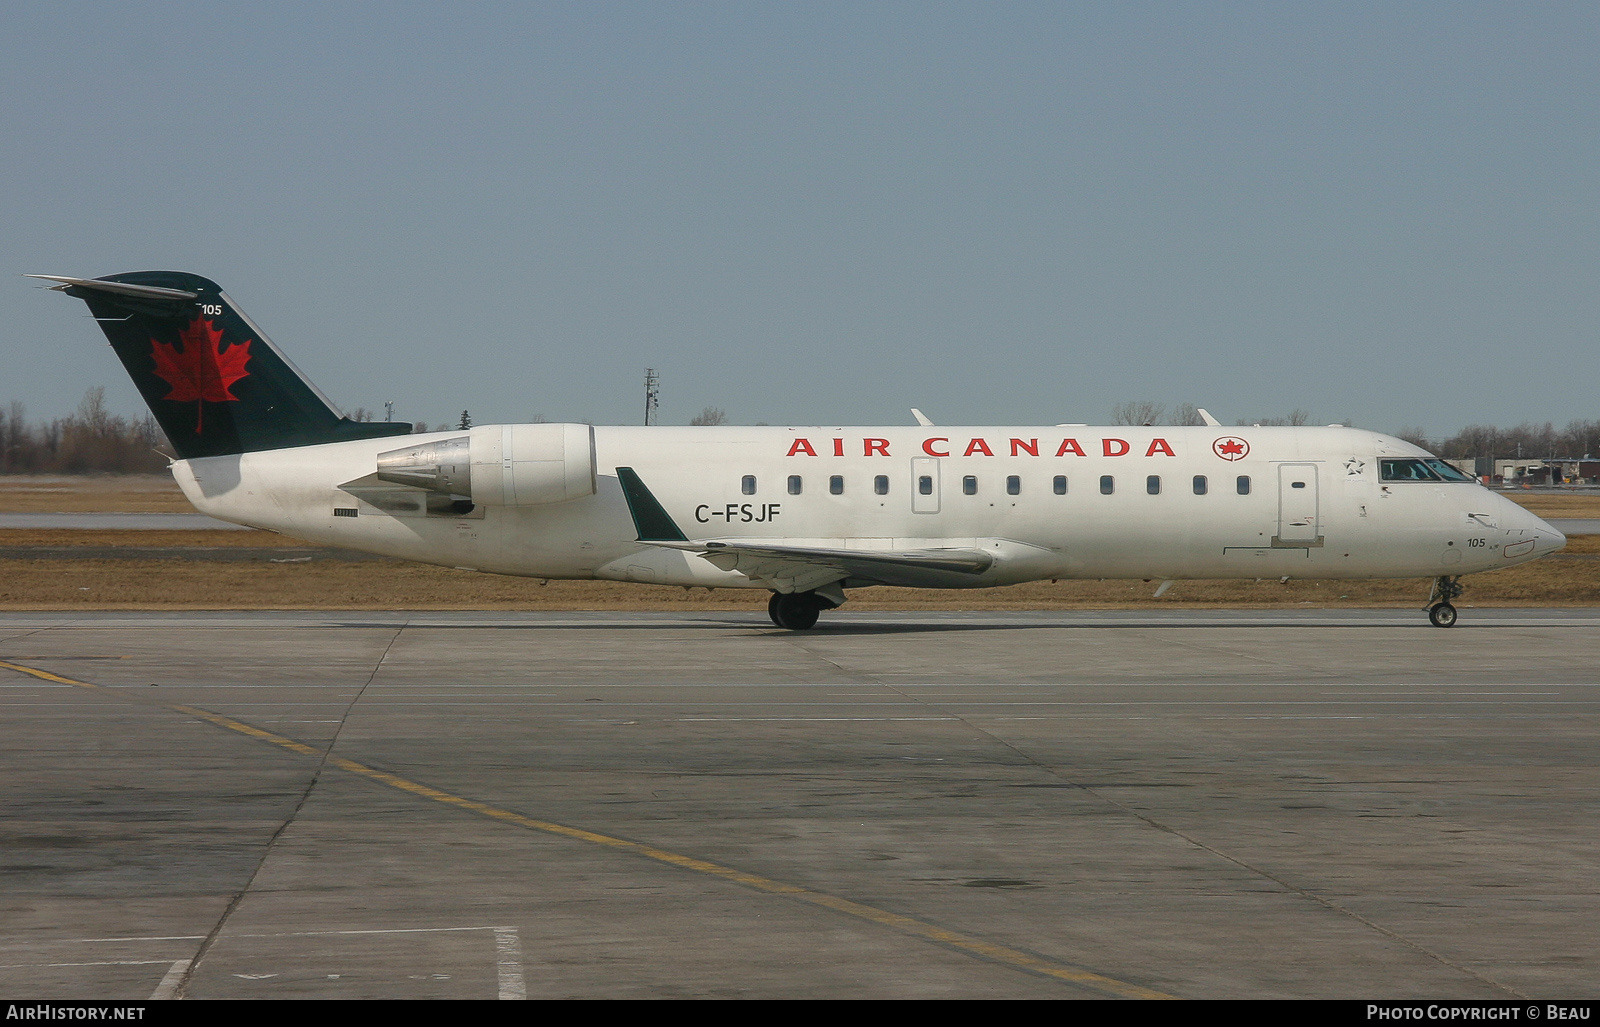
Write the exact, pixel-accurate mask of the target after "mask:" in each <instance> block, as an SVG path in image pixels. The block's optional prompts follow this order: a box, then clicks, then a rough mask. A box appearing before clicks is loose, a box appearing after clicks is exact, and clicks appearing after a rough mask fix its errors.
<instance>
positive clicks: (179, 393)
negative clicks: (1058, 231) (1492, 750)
mask: <svg viewBox="0 0 1600 1027" xmlns="http://www.w3.org/2000/svg"><path fill="white" fill-rule="evenodd" d="M26 277H30V278H38V279H43V280H45V281H49V282H53V283H56V284H54V285H52V286H50V288H52V289H54V290H57V291H60V292H64V293H66V294H67V295H68V296H73V297H76V298H78V299H81V300H83V301H85V302H86V303H87V304H88V306H89V310H90V313H91V314H92V316H93V317H94V319H95V320H96V321H97V322H98V324H99V325H100V327H101V329H102V330H103V331H104V332H105V335H106V338H107V339H109V340H110V342H111V346H112V348H113V350H115V352H116V354H117V356H118V357H119V358H120V359H121V361H122V364H123V366H124V367H125V368H126V369H127V371H128V373H129V374H130V375H131V376H132V378H133V381H134V383H135V384H136V385H137V386H138V388H139V391H140V393H141V394H142V395H143V397H144V399H145V401H146V402H147V403H148V404H149V406H150V409H151V411H152V413H153V414H154V416H155V418H156V420H157V421H158V422H159V423H160V425H161V427H162V428H163V429H164V430H165V432H166V435H167V438H168V439H169V440H170V442H171V443H172V446H173V449H174V451H175V453H176V459H175V460H174V461H173V463H172V467H171V470H172V474H173V477H174V478H176V479H177V482H178V485H179V486H180V487H181V488H182V489H183V492H184V495H185V496H187V497H188V499H189V501H190V502H191V503H192V504H194V506H195V508H196V509H198V510H200V511H201V512H203V513H206V514H209V515H210V516H212V517H216V518H220V519H222V520H225V521H231V522H233V523H236V524H242V525H248V526H250V527H253V528H262V529H266V530H268V531H273V532H278V533H281V534H283V535H288V536H292V537H294V538H298V539H304V540H306V541H309V542H315V543H320V544H323V545H328V546H337V547H340V548H344V549H354V550H364V551H366V552H371V553H376V554H381V555H384V556H390V557H398V558H402V559H407V560H415V561H421V562H424V563H432V564H440V565H443V566H447V567H456V568H462V569H468V570H477V571H486V572H494V573H499V574H515V575H526V576H532V577H539V578H547V579H551V578H572V579H604V580H609V581H633V582H645V583H651V584H667V585H682V586H686V587H705V588H756V589H766V590H767V591H769V592H770V593H771V598H770V599H769V602H768V614H769V616H770V617H771V619H772V622H773V623H774V624H775V625H777V626H778V627H780V628H787V629H793V630H805V629H808V628H811V627H813V626H814V625H816V623H817V620H818V617H819V615H820V614H821V613H822V612H823V611H826V610H830V609H834V608H836V607H838V606H840V605H842V604H843V603H844V602H845V599H846V596H847V592H848V591H849V590H850V589H854V588H860V587H864V586H869V585H890V586H902V587H908V588H987V587H991V586H995V585H1011V584H1017V583H1020V582H1026V581H1037V580H1041V579H1052V580H1056V579H1073V578H1078V579H1086V578H1088V579H1106V578H1122V579H1142V580H1147V581H1154V580H1159V581H1161V582H1162V584H1161V586H1160V587H1159V588H1158V589H1157V591H1156V595H1157V596H1160V595H1161V594H1163V593H1164V592H1165V591H1166V589H1167V588H1168V587H1169V586H1170V585H1171V583H1172V582H1174V581H1181V580H1189V579H1203V578H1255V579H1264V578H1281V579H1283V580H1285V581H1287V580H1289V579H1290V578H1339V579H1344V578H1412V577H1417V578H1422V577H1426V578H1432V579H1433V587H1432V590H1431V594H1430V596H1429V598H1428V602H1427V605H1426V607H1425V608H1426V609H1427V610H1428V616H1429V620H1430V622H1431V623H1432V624H1434V625H1435V626H1438V627H1450V626H1452V625H1454V624H1455V622H1456V616H1457V615H1456V609H1455V606H1454V605H1453V604H1452V601H1453V600H1455V599H1457V598H1458V597H1459V596H1460V595H1461V593H1462V586H1461V584H1460V579H1461V577H1462V576H1463V575H1466V574H1473V573H1478V572H1481V571H1488V570H1494V569H1496V568H1500V567H1511V566H1514V565H1516V564H1520V563H1526V562H1527V561H1529V560H1534V559H1538V558H1539V557H1542V556H1545V555H1547V554H1549V553H1551V552H1554V551H1555V550H1558V549H1560V548H1562V547H1563V546H1564V545H1565V544H1566V537H1565V536H1564V535H1562V533H1561V532H1559V531H1557V530H1556V529H1555V528H1553V527H1551V526H1550V525H1549V524H1547V523H1545V522H1544V521H1543V520H1541V519H1540V518H1538V517H1536V516H1534V515H1533V514H1531V513H1529V512H1528V511H1527V510H1524V509H1523V508H1522V507H1520V506H1518V505H1516V504H1515V503H1512V502H1511V501H1510V500H1508V499H1506V498H1505V497H1503V496H1499V495H1496V494H1495V493H1493V492H1491V491H1489V490H1488V489H1487V488H1484V487H1483V486H1482V485H1481V484H1479V483H1478V482H1477V481H1476V480H1475V479H1474V478H1472V477H1471V476H1469V475H1466V474H1463V473H1462V472H1460V471H1459V470H1457V469H1456V468H1454V467H1452V466H1451V465H1449V464H1447V463H1445V462H1444V461H1443V460H1440V459H1438V458H1437V457H1435V456H1434V455H1433V454H1431V453H1428V452H1427V451H1425V450H1423V449H1420V448H1418V447H1417V446H1414V445H1412V444H1410V443H1408V442H1404V441H1402V440H1400V439H1397V438H1393V437H1390V436H1387V435H1382V434H1379V433H1376V432H1371V431H1364V430H1359V429H1355V428H1350V427H1344V426H1340V425H1329V426H1327V427H1303V426H1302V427H1259V426H1256V427H1229V428H1224V427H1222V426H1221V424H1220V423H1219V422H1217V420H1216V419H1215V418H1213V417H1211V416H1210V415H1209V414H1205V415H1204V418H1205V420H1206V422H1207V423H1206V424H1204V425H1200V426H1193V427H1190V426H1181V427H1180V426H1153V425H1146V426H1122V425H1118V426H1108V427H1092V426H1089V425H1080V424H1069V425H1053V426H1034V427H1028V426H1020V427H1019V426H999V427H994V426H991V427H959V428H958V427H942V426H938V425H934V424H933V423H931V421H929V419H928V418H927V417H925V416H923V414H922V413H921V411H914V413H915V415H916V419H917V422H918V423H917V425H916V426H915V427H868V428H861V427H825V426H810V427H765V426H763V427H682V428H678V427H627V426H621V427H611V426H597V425H589V424H543V423H541V424H505V425H483V426H474V427H471V428H466V429H459V430H454V431H436V432H427V433H422V434H412V425H410V424H406V423H389V422H362V421H354V420H351V419H350V418H348V417H346V416H345V415H344V414H342V413H340V412H339V410H338V408H337V407H336V406H335V405H334V404H333V403H332V402H331V401H329V400H328V398H327V397H325V396H324V395H323V394H322V393H321V392H319V391H318V390H317V389H316V387H315V386H314V385H312V384H311V383H310V382H309V381H308V380H307V379H306V377H305V376H304V375H303V374H301V373H300V372H299V371H298V370H297V369H296V368H295V367H294V365H293V364H291V363H290V362H289V360H288V358H287V357H285V356H284V355H283V353H282V352H281V351H280V350H279V349H278V348H277V347H276V346H275V345H273V343H272V342H271V341H269V340H268V339H267V337H266V336H265V335H264V334H263V333H262V332H261V330H260V329H259V328H258V327H257V326H256V324H255V323H254V322H253V321H251V320H250V319H249V318H248V317H246V316H245V315H244V313H243V312H241V311H240V310H239V308H238V307H237V306H236V305H235V304H234V302H233V301H232V300H231V299H229V298H228V296H227V294H225V293H224V292H223V291H222V290H221V289H220V288H219V287H218V286H217V284H216V283H215V282H212V281H210V280H209V279H206V278H202V277H200V276H199V275H194V274H189V273H186V272H178V271H136V272H129V273H124V274H116V275H108V276H105V277H103V278H93V279H88V278H69V277H63V276H58V275H29V276H26Z"/></svg>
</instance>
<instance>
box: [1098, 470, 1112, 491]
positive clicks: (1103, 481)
mask: <svg viewBox="0 0 1600 1027" xmlns="http://www.w3.org/2000/svg"><path fill="white" fill-rule="evenodd" d="M1112 486H1113V481H1112V478H1111V475H1109V474H1102V475H1101V476H1100V494H1101V495H1102V496H1109V495H1111V491H1112Z"/></svg>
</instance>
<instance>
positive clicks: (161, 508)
mask: <svg viewBox="0 0 1600 1027" xmlns="http://www.w3.org/2000/svg"><path fill="white" fill-rule="evenodd" d="M1511 498H1513V499H1514V500H1516V501H1518V502H1520V503H1522V504H1523V505H1524V506H1526V507H1528V508H1529V509H1531V510H1533V511H1534V512H1536V513H1539V514H1541V515H1545V516H1552V517H1600V495H1576V494H1574V495H1564V494H1556V495H1552V494H1544V493H1538V494H1533V493H1527V494H1512V496H1511ZM188 510H189V506H188V504H187V503H186V502H185V501H184V499H183V496H182V494H181V493H179V492H178V490H177V487H176V486H175V485H174V484H173V483H172V482H171V481H170V479H166V478H163V477H159V476H126V477H116V476H86V477H83V478H0V511H7V512H10V511H15V512H62V513H85V512H119V513H134V512H142V513H178V512H187V511H188ZM301 545H303V544H302V543H299V542H296V541H295V540H293V539H286V538H283V537H282V536H279V535H273V534H271V533H269V532H259V531H71V530H51V531H43V530H0V548H3V549H5V550H6V551H7V553H8V555H9V557H10V558H5V559H0V609H8V610H85V609H119V610H129V609H166V610H271V609H278V610H308V609H373V610H386V609H409V610H666V611H683V610H750V611H751V612H753V613H754V612H760V611H761V610H762V608H763V607H764V605H765V603H766V600H767V593H766V592H764V591H761V590H740V589H719V590H717V591H714V592H711V591H707V590H705V589H695V590H688V589H683V588H675V587H665V586H649V585H633V584H621V583H615V582H603V581H571V582H561V581H552V582H549V583H541V582H540V581H538V580H537V579H530V578H509V577H502V576H499V575H493V574H476V573H472V572H468V571H457V570H451V569H448V568H442V567H428V566H423V565H420V564H411V563H404V562H401V561H395V560H366V561H359V562H355V561H345V560H337V559H320V560H315V561H309V562H289V563H273V562H270V560H258V561H248V562H217V561H206V560H181V559H155V558H149V559H98V558H86V559H29V558H25V557H23V556H22V555H21V554H20V553H19V550H24V551H25V550H26V549H28V548H35V547H50V548H57V549H59V548H65V547H71V548H79V547H81V548H85V549H90V548H98V549H104V548H112V549H122V548H140V549H147V548H150V547H161V548H174V549H176V548H182V547H201V548H207V547H209V548H218V547H222V548H235V547H238V548H254V549H268V548H285V547H296V546H301ZM1465 584H1466V585H1467V593H1466V595H1465V596H1464V597H1463V599H1462V600H1461V603H1460V605H1462V606H1464V607H1473V606H1587V605H1593V604H1596V603H1600V536H1578V537H1575V538H1573V539H1572V540H1571V542H1570V544H1569V545H1568V547H1567V549H1566V550H1565V552H1563V553H1561V554H1559V555H1557V556H1555V557H1551V558H1549V559H1546V560H1541V561H1539V562H1537V563H1534V564H1526V565H1523V566H1520V567H1513V568H1509V569H1507V570H1504V571H1496V572H1493V573H1489V574H1482V575H1475V576H1473V577H1469V578H1468V579H1466V582H1465ZM1154 590H1155V583H1153V582H1152V583H1149V584H1147V583H1145V582H1140V581H1062V582H1059V583H1050V582H1035V583H1032V584H1027V585H1016V586H1011V587H1006V588H993V589H975V590H971V591H960V592H953V591H933V590H920V589H889V588H868V589H859V590H856V591H853V592H852V593H851V601H850V606H849V609H854V610H1050V609H1123V608H1126V609H1137V608H1155V607H1164V606H1183V607H1236V608H1259V607H1276V606H1286V605H1291V606H1292V605H1303V606H1313V607H1329V608H1331V607H1341V606H1348V607H1378V606H1382V607H1388V606H1394V607H1419V608H1420V607H1421V606H1422V605H1423V601H1424V600H1425V599H1426V598H1427V594H1428V583H1427V581H1426V580H1425V579H1402V580H1394V581H1351V582H1337V581H1335V582H1319V581H1290V582H1286V583H1283V582H1279V581H1277V580H1276V579H1271V580H1264V581H1248V580H1245V581H1203V582H1202V581H1195V582H1179V583H1177V584H1176V585H1174V586H1173V587H1172V589H1171V590H1170V591H1168V592H1167V594H1166V595H1164V596H1163V597H1162V598H1160V599H1153V598H1152V596H1151V593H1152V592H1153V591H1154Z"/></svg>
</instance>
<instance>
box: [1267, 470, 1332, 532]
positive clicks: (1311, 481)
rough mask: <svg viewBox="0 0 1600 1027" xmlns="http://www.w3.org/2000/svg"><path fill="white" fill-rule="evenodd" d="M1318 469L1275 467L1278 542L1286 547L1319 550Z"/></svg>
mask: <svg viewBox="0 0 1600 1027" xmlns="http://www.w3.org/2000/svg"><path fill="white" fill-rule="evenodd" d="M1317 516H1318V510H1317V465H1316V464H1279V465H1278V538H1277V540H1276V541H1277V542H1279V543H1281V544H1283V545H1288V546H1319V545H1321V544H1322V525H1321V523H1320V522H1319V521H1318V519H1317Z"/></svg>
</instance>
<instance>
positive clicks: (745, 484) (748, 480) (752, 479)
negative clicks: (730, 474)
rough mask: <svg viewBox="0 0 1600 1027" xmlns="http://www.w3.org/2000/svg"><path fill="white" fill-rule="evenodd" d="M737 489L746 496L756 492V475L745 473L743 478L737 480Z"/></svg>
mask: <svg viewBox="0 0 1600 1027" xmlns="http://www.w3.org/2000/svg"><path fill="white" fill-rule="evenodd" d="M739 491H741V492H743V493H744V494H745V495H747V496H753V495H755V494H756V476H755V475H753V474H747V475H745V476H744V479H743V480H742V481H740V482H739Z"/></svg>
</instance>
